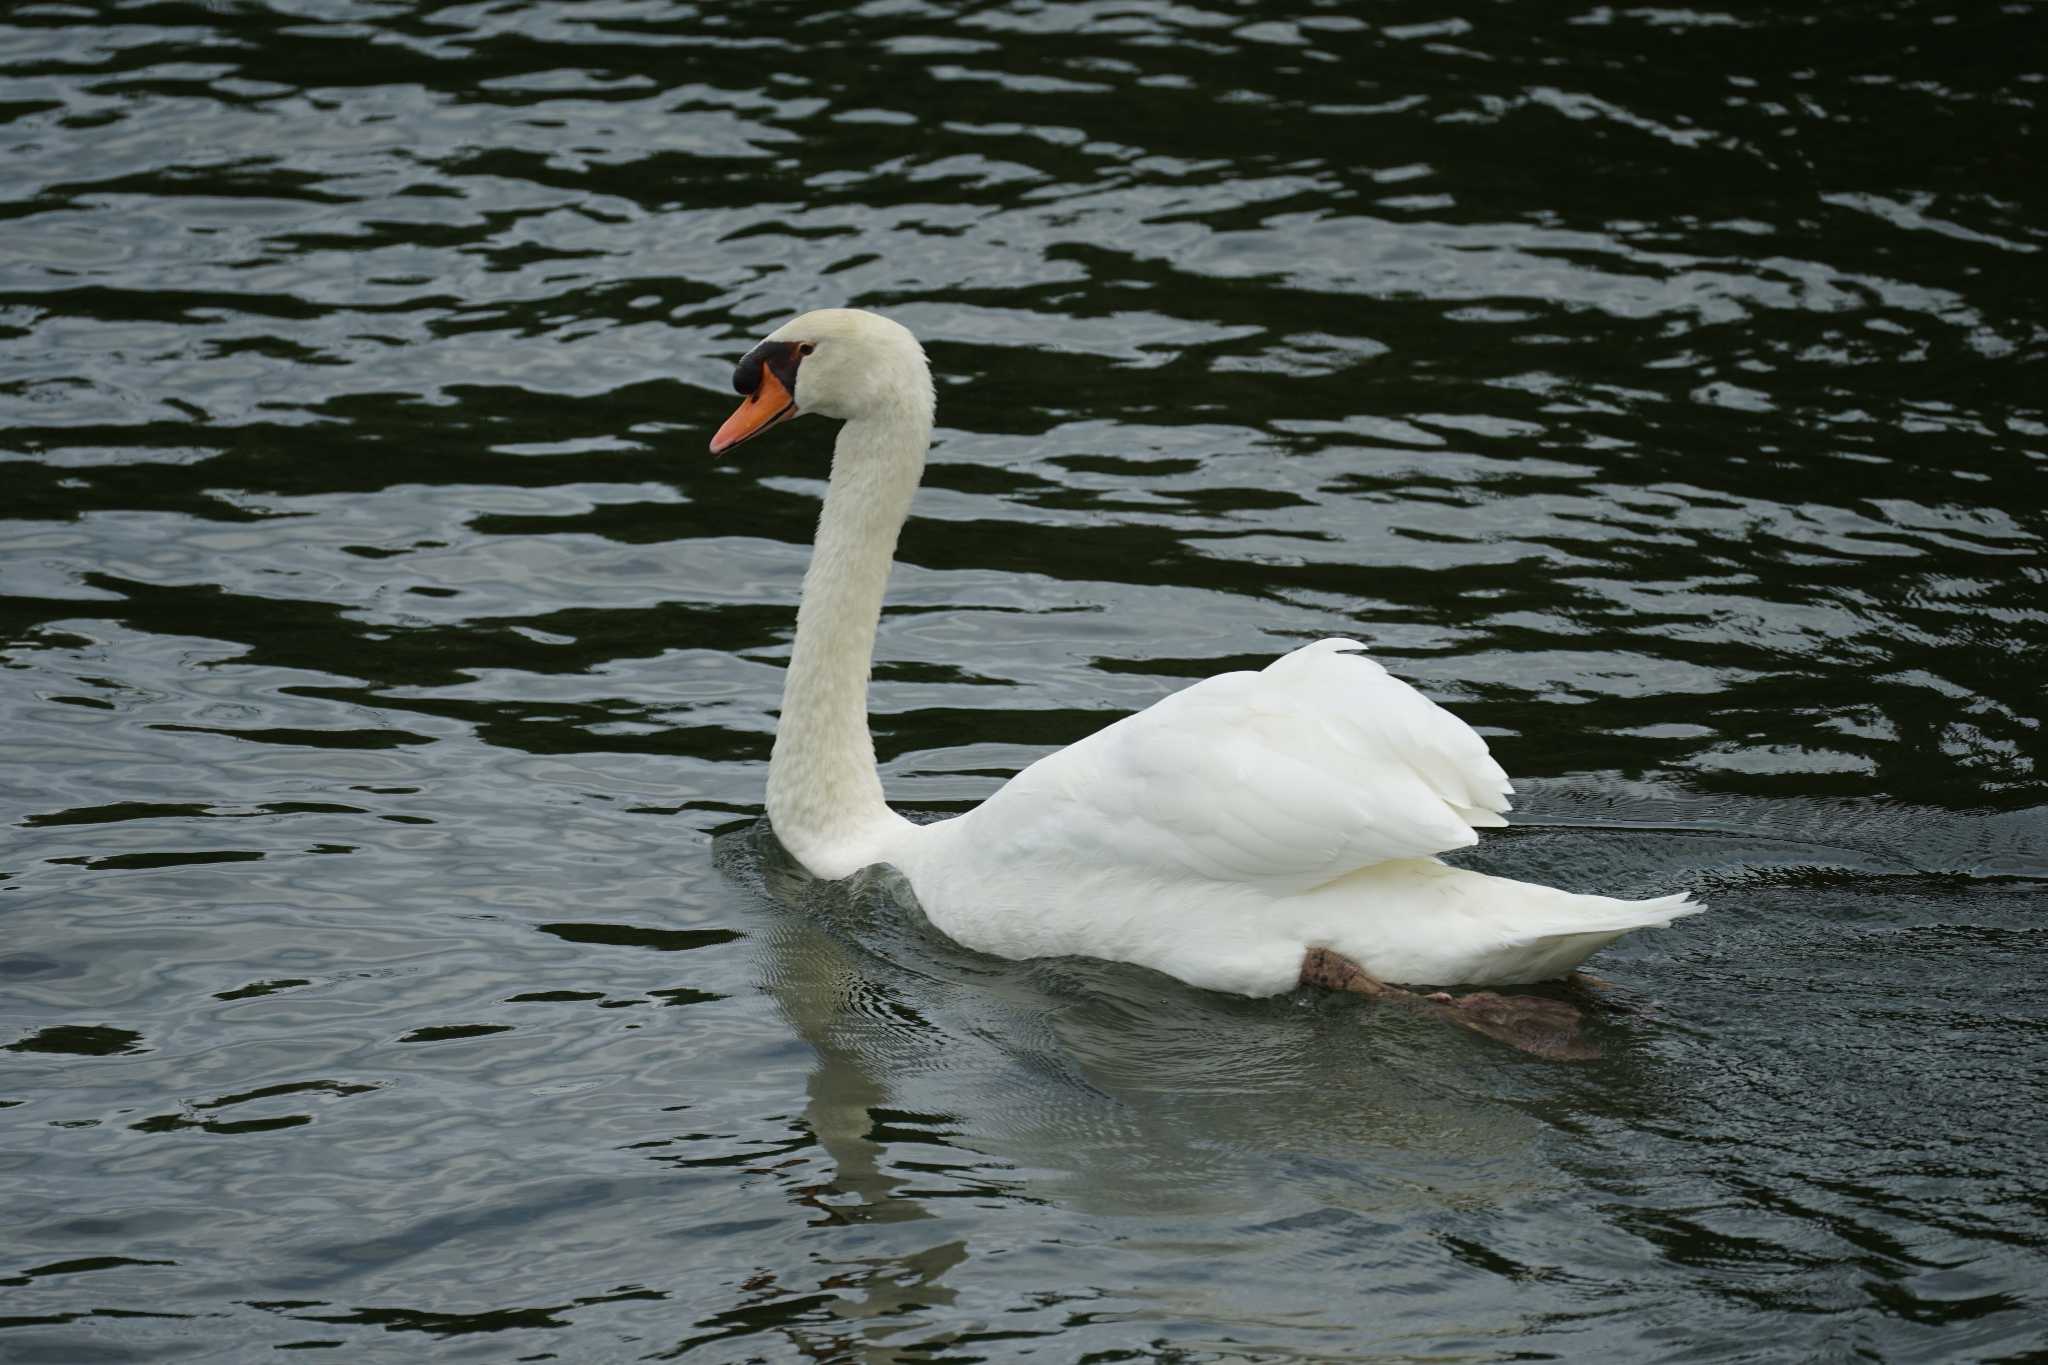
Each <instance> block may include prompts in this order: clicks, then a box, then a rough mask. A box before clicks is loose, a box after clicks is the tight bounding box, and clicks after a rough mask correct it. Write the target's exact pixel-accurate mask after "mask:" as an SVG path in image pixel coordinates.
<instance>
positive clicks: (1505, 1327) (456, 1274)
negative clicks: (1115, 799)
mask: <svg viewBox="0 0 2048 1365" xmlns="http://www.w3.org/2000/svg"><path fill="white" fill-rule="evenodd" d="M2044 20H2048V16H2044V14H2043V13H2042V10H2041V7H2040V6H2039V5H2038V4H2035V3H2030V2H2027V0H2020V2H2016V3H2007V4H2003V5H1996V6H1993V5H1986V6H1977V7H1961V8H1958V9H1955V10H1953V11H1951V10H1949V9H1946V8H1944V7H1942V6H1938V5H1923V4H1909V3H1880V4H1871V5H1862V6H1854V7H1851V6H1841V7H1837V12H1835V13H1833V14H1830V15H1817V14H1816V13H1815V12H1814V11H1813V9H1812V7H1808V6H1793V5H1785V6H1781V7H1776V8H1773V7H1768V6H1766V7H1754V6H1751V7H1744V8H1743V9H1742V11H1741V12H1740V13H1726V12H1719V11H1698V10H1686V9H1669V8H1654V7H1650V8H1625V9H1624V8H1614V7H1610V6H1604V5H1598V6H1596V5H1589V4H1588V5H1579V4H1567V5H1561V6H1560V5H1547V4H1517V5H1508V4H1474V5H1468V6H1466V7H1464V8H1455V7H1451V8H1446V7H1430V6H1423V5H1418V4H1410V3H1397V4H1393V5H1388V6H1382V7H1379V8H1377V9H1373V10H1371V11H1357V10H1355V7H1350V6H1333V5H1317V4H1313V3H1309V4H1303V3H1296V4H1290V5H1285V6H1280V5H1251V4H1236V5H1232V4H1222V3H1210V2H1209V0H1202V2H1201V3H1194V4H1166V3H1152V2H1151V0H1115V2H1114V3H1073V4H1061V3H1039V2H1037V0H1016V2H1015V3H1011V4H999V5H991V6H978V7H977V6H957V5H945V4H938V3H924V2H923V0H904V2H903V3H893V2H886V3H874V4H869V5H865V6H861V7H858V8H851V9H841V8H839V7H833V6H798V5H781V4H755V5H745V6H733V5H709V4H707V5H704V6H702V7H698V6H692V5H688V4H681V3H667V2H666V0H619V2H618V3H611V2H610V0H606V3H537V2H529V0H509V2H508V3H497V4H470V5H433V4H428V5H402V4H395V3H344V2H343V0H336V2H335V3H320V4H314V3H303V2H301V0H273V3H268V4H254V3H227V2H224V3H217V4H209V5H196V4H175V3H150V4H136V5H107V6H101V7H96V8H88V7H85V6H79V5H71V4H58V3H39V4H38V3H31V4H24V5H17V6H13V7H11V8H10V9H9V10H8V11H7V13H6V16H5V18H4V21H0V120H4V122H0V517H4V518H5V522H4V525H0V662H4V664H5V668H4V669H0V735H4V736H5V762H4V764H0V821H4V827H5V835H4V838H0V1047H4V1048H5V1049H6V1050H5V1052H4V1053H0V1106H4V1107H0V1208H4V1209H5V1210H6V1213H5V1217H4V1227H5V1231H6V1235H5V1238H4V1240H0V1356H4V1357H5V1358H6V1359H8V1360H21V1361H61V1362H76V1361H83V1360H144V1359H147V1360H164V1359H195V1360H204V1361H209V1362H214V1361H222V1362H239V1361H255V1360H269V1359H273V1358H274V1356H273V1352H274V1351H276V1350H279V1349H284V1348H308V1349H310V1348H327V1349H333V1350H336V1351H338V1352H339V1354H340V1355H341V1356H343V1357H346V1358H347V1359H349V1360H352V1361H353V1360H391V1361H414V1360H421V1359H441V1358H447V1359H455V1358H462V1359H488V1360H522V1359H524V1360H534V1359H560V1360H569V1361H584V1360H629V1359H691V1360H703V1361H721V1362H722V1361H739V1360H756V1359H758V1360H775V1361H780V1360H792V1359H797V1358H803V1357H810V1358H817V1359H827V1360H842V1359H843V1360H864V1361H895V1360H902V1361H918V1360H933V1359H946V1360H955V1361H968V1360H995V1361H1000V1360H1013V1359H1042V1360H1048V1361H1067V1360H1080V1359H1092V1360H1105V1361H1106V1360H1159V1361H1197V1360H1227V1361H1237V1360H1310V1359H1358V1360H1411V1359H1418V1358H1428V1359H1431V1360H1460V1361H1483V1360H1502V1359H1508V1358H1516V1359H1569V1360H1580V1359H1631V1360H1637V1359H1660V1360H1686V1359H1698V1360H1716V1361H1721V1360H1734V1359H1843V1358H1850V1357H1855V1358H1863V1359H1873V1358H1874V1359H1887V1360H1964V1359H1967V1360H1986V1361H1989V1360H2017V1359H2022V1358H2038V1356H2039V1355H2040V1354H2041V1353H2043V1352H2048V1330H2044V1329H2043V1327H2042V1325H2041V1324H2042V1322H2043V1320H2044V1316H2043V1315H2044V1312H2048V1293H2044V1290H2043V1285H2044V1284H2048V1257H2044V1249H2048V1155H2044V1153H2048V1113H2044V1105H2043V1100H2042V1095H2043V1093H2044V1091H2043V1085H2044V1082H2048V989H2044V987H2043V986H2042V984H2041V980H2042V972H2041V960H2042V958H2041V954H2042V948H2043V944H2044V939H2043V934H2044V927H2048V920H2044V910H2048V783H2044V775H2043V773H2042V771H2041V767H2040V763H2041V757H2042V754H2043V752H2044V750H2043V742H2042V721H2043V716H2044V712H2048V708H2044V705H2043V699H2042V688H2041V668H2040V660H2041V658H2042V657H2043V655H2044V650H2048V604H2044V586H2048V571H2044V568H2043V550H2044V544H2048V483H2044V479H2048V411H2044V400H2043V396H2042V395H2043V394H2044V393H2048V364H2044V360H2043V357H2044V354H2048V326H2044V322H2043V319H2044V318H2048V270H2044V268H2043V252H2044V249H2048V227H2044V224H2048V194H2044V191H2043V188H2042V187H2043V186H2044V185H2048V176H2044V175H2043V174H2042V170H2043V165H2042V159H2041V147H2042V131H2041V126H2040V121H2041V102H2042V99H2043V98H2044V84H2048V65H2044V63H2043V60H2042V58H2041V55H2040V54H2041V53H2042V52H2043V51H2044V50H2048V48H2044V47H2043V45H2042V44H2041V42H2040V41H2039V40H2040V37H2041V34H2042V32H2043V25H2044ZM848 302H851V303H857V304H861V305H864V306H870V307H876V308H881V309H884V310H886V311H888V312H889V313H891V314H892V315H893V316H896V317H898V318H899V319H901V320H902V321H904V322H905V323H907V324H909V325H910V326H911V327H912V328H914V329H915V330H917V331H918V332H919V334H920V335H921V336H922V337H923V338H924V339H925V341H926V343H927V345H928V347H929V350H930V352H931V355H932V358H933V361H934V364H935V366H936V368H937V370H938V373H939V375H940V430H939V433H938V437H937V444H936V447H935V449H934V451H933V457H932V462H931V467H930V471H929V474H928V476H927V479H926V487H925V489H924V491H923V492H922V493H921V494H920V497H919V502H918V505H917V509H916V513H915V515H914V518H913V520H912V522H911V523H910V525H909V526H908V527H907V528H906V531H905V535H904V539H903V544H902V552H901V559H900V563H899V566H898V570H897V574H896V577H895V579H894V580H893V587H892V595H891V605H890V608H889V611H888V614H887V615H886V617H885V619H884V621H883V624H882V631H881V640H880V645H879V651H878V660H877V667H876V679H877V681H876V686H875V695H874V711H875V726H876V731H877V741H878V747H879V749H880V751H881V754H882V757H883V760H884V766H885V778H886V780H887V782H888V785H889V788H890V791H891V793H892V796H893V797H894V798H895V799H896V800H897V801H898V802H899V803H901V804H902V805H904V806H905V807H907V808H911V809H916V810H921V811H933V812H943V811H949V810H956V809H959V808H961V807H963V806H964V805H966V804H969V803H971V802H973V801H974V800H976V799H978V798H980V797H981V796H983V795H985V794H986V793H988V792H989V791H991V790H992V789H993V788H994V787H995V786H996V785H997V783H999V782H1000V781H1001V779H1002V778H1003V777H1004V776H1005V775H1007V774H1008V773H1010V772H1012V771H1014V770H1016V769H1017V768H1018V767H1020V766H1022V765H1023V764H1025V763H1027V762H1029V761H1030V760H1031V759H1032V758H1033V757H1035V756H1037V755H1038V754H1041V753H1043V752H1046V751H1047V750H1048V749H1050V748H1052V747H1054V746H1057V745H1059V744H1062V743H1066V742H1069V741H1071V740H1073V739H1076V738H1078V737H1080V736H1082V735H1085V734H1087V733H1090V732H1091V731H1093V730H1094V729H1096V728H1098V727H1100V726H1101V725H1103V724H1105V723H1107V722H1109V721H1110V720H1113V719H1115V718H1116V717H1117V716H1120V715H1122V714H1125V713H1126V712H1128V711H1130V710H1133V709H1136V708H1139V707H1142V706H1144V705H1146V704H1148V703H1150V702H1152V701H1154V700H1156V699H1157V698H1159V697H1161V696H1163V695H1165V694H1167V693H1168V692H1170V691H1171V690H1173V689H1174V688H1176V687H1178V686H1181V685H1184V684H1185V683H1186V682H1187V681H1189V680H1190V679H1193V678H1196V677H1200V676H1204V675H1207V674H1209V673H1212V672H1216V671H1219V670H1223V669H1227V668H1232V667H1242V666H1247V665H1255V664H1257V663H1258V662H1260V661H1262V660H1264V659H1267V658H1270V657H1271V656H1272V655H1274V654H1276V653H1278V652H1281V651H1283V650H1286V649H1288V648H1291V647H1292V646H1293V645H1295V644H1297V643H1299V642H1301V641H1303V640H1306V639H1311V638H1315V637H1317V636H1320V635H1325V634H1347V635H1352V636H1355V637H1357V638H1360V639H1363V640H1365V641H1367V642H1368V643H1369V644H1370V646H1371V648H1372V650H1373V652H1374V654H1375V655H1376V657H1378V658H1380V659H1381V660H1382V661H1384V662H1385V663H1387V664H1388V666H1389V667H1391V668H1393V669H1395V670H1396V671H1397V672H1399V673H1401V674H1402V675H1403V676H1405V677H1408V678H1410V679H1411V680H1413V681H1414V682H1415V683H1416V684H1417V685H1418V686H1419V687H1421V688H1422V689H1423V690H1424V691H1426V692H1427V693H1428V694H1429V695H1431V696H1432V697H1435V698H1437V699H1438V700H1440V701H1443V702H1445V703H1447V704H1450V705H1453V706H1455V707H1456V708H1457V710H1458V711H1459V713H1460V714H1461V715H1463V716H1465V717H1466V718H1467V719H1469V720H1470V721H1471V722H1472V723H1473V724H1474V725H1476V726H1477V727H1478V728H1479V729H1480V730H1481V731H1482V732H1483V733H1484V734H1485V735H1487V737H1488V738H1489V740H1490V742H1491V743H1492V744H1493V746H1494V749H1495V752H1496V753H1497V754H1498V756H1499V757H1500V758H1501V759H1502V760H1503V762H1504V763H1505V764H1506V765H1507V766H1508V768H1509V770H1510V771H1511V772H1512V773H1514V774H1515V775H1516V776H1517V778H1518V779H1519V782H1518V785H1519V789H1520V792H1521V798H1520V804H1519V808H1518V813H1517V817H1516V824H1515V826H1514V828H1513V829H1511V830H1509V831H1504V832H1502V833H1501V834H1499V835H1497V836H1494V837H1491V838H1489V839H1488V840H1487V842H1486V843H1485V844H1483V845H1482V846H1481V847H1480V848H1479V849H1477V850H1474V851H1473V852H1471V853H1470V854H1469V855H1467V856H1466V857H1465V858H1464V859H1463V861H1465V862H1467V863H1469V864H1470V865H1473V866H1478V867H1483V868H1485V869H1487V870H1489V871H1494V872H1500V873H1503V874H1506V875H1512V876H1518V877H1524V878H1527V879H1530V880H1537V881H1547V882H1552V883H1555V884H1559V885H1565V886H1570V887H1574V888H1578V889H1586V890H1595V889H1597V890H1600V891H1604V892H1608V893H1611V894H1617V895H1650V894H1657V893H1661V892H1665V891H1672V890H1686V891H1690V892H1692V893H1694V894H1695V895H1698V896H1699V897H1701V898H1702V899H1704V900H1706V901H1708V902H1710V903H1711V905H1712V906H1713V911H1712V913H1711V914H1709V915H1705V916H1701V917H1697V918H1694V919H1691V920H1688V921H1686V922H1684V923H1683V924H1682V925H1680V926H1677V927H1674V928H1673V929H1671V930H1668V931H1664V932H1659V933H1654V934H1643V935H1638V936H1636V937H1635V938H1633V939H1631V940H1628V941H1626V942H1624V943H1622V944H1619V945H1617V946H1616V947H1614V948H1612V949H1610V950H1608V951H1607V952H1605V953H1603V954H1602V955H1601V956H1600V958H1599V959H1597V960H1596V962H1595V964H1594V966H1595V968H1596V970H1597V971H1598V972H1599V974H1600V975H1601V976H1602V977H1603V978H1605V979H1606V980H1607V981H1608V983H1609V986H1608V988H1607V996H1608V1008H1607V1009H1606V1010H1605V1011H1603V1012H1602V1013H1601V1014H1600V1016H1599V1017H1598V1018H1597V1019H1596V1020H1595V1022H1594V1026H1593V1027H1594V1029H1595V1032H1596V1033H1597V1034H1598V1036H1599V1040H1600V1042H1601V1044H1602V1046H1603V1047H1604V1049H1605V1051H1606V1056H1605V1058H1604V1059H1603V1060H1602V1061H1600V1062H1598V1063H1594V1064H1590V1065H1585V1066H1576V1067H1566V1066H1554V1065H1545V1064H1543V1063H1540V1062H1536V1061H1533V1060H1530V1059H1528V1058H1525V1057H1522V1056H1520V1055H1517V1054H1515V1053H1512V1052H1509V1051H1507V1050H1506V1049H1503V1048H1501V1047H1499V1046H1497V1045H1495V1044H1491V1043H1489V1042H1487V1041H1486V1040H1484V1039H1481V1038H1477V1037H1473V1036H1469V1035H1465V1034H1461V1033H1456V1032H1453V1031H1450V1030H1446V1029H1442V1028H1440V1027H1435V1026H1432V1025H1431V1023H1430V1022H1429V1021H1427V1020H1421V1019H1413V1018H1407V1017H1389V1016H1387V1015H1384V1014H1378V1013H1375V1012H1373V1011H1372V1010H1370V1009H1368V1008H1364V1007H1361V1006H1360V1004H1359V1003H1358V1002H1356V1001H1352V1000H1325V999H1310V998H1306V997H1300V998H1289V999H1280V1000H1272V1001H1244V1000H1236V999H1231V998H1227V997H1220V996H1215V995H1208V994H1203V993H1200V992H1196V991H1193V990H1189V989H1186V988H1184V987H1181V986H1179V985H1178V984H1177V983H1174V982H1171V981H1168V980H1165V979H1162V978H1159V977H1156V976H1153V975H1150V974H1148V973H1145V972H1142V971H1138V970H1135V969H1130V968H1124V967H1118V966H1112V965H1107V964H1102V963H1091V962H1069V961H1056V962H1038V963H1005V962H999V961H993V960H990V959H986V958H981V957H977V956H975V955H973V954H971V953H967V952H964V951H962V950H960V949H958V948H955V947H953V946H951V945H949V944H947V943H946V942H944V941H943V940H940V939H938V938H936V937H935V936H934V935H932V934H931V932H930V931H929V930H928V929H925V928H923V927H922V926H921V925H920V924H919V923H918V922H917V921H916V919H915V917H914V916H911V915H908V914H906V913H905V912H904V910H903V908H902V907H901V905H900V904H899V903H898V902H897V901H896V900H895V899H894V898H893V897H892V895H891V889H890V886H889V884H888V880H887V878H886V877H880V876H866V877H863V878H862V879H860V880H858V881H856V882H855V883H852V884H850V885H844V886H839V887H821V886H818V885H816V884H814V883H811V882H809V881H808V880H807V879H806V878H804V877H803V876H802V875H801V874H800V873H797V872H796V871H794V870H793V869H792V868H791V867H790V865H789V864H788V863H787V861H786V860H785V859H784V858H783V857H782V856H781V854H780V853H779V851H778V850H777V849H776V848H775V847H774V845H773V842H772V839H771V838H769V837H768V836H767V835H766V833H765V831H764V830H763V828H762V827H761V825H760V823H759V816H760V801H761V790H762V784H763V780H764V776H765V762H766V758H767V753H768V745H769V740H770V736H771V734H772V731H773V725H774V708H775V705H776V701H777V699H778V696H779V690H780V685H781V667H782V662H783V660H784V659H785V658H786V656H787V650H788V644H789V633H790V628H791V623H792V612H793V606H794V599H795V593H796V589H797V585H798V581H799V578H800V576H801V573H802V570H803V565H804V562H805V557H806V553H807V547H808V537H809V534H810V529H811V525H812V521H813V519H814V517H815V502H816V498H817V496H818V494H819V492H820V491H821V489H822V479H823V475H824V459H825V456H826V453H827V451H828V449H829V439H830V432H829V428H827V426H826V425H825V424H824V423H822V422H819V423H817V424H815V425H813V424H812V423H799V424H798V425H796V426H794V427H792V428H790V429H789V430H787V431H781V432H777V433H776V434H775V435H774V436H773V437H771V438H768V439H766V440H764V441H761V442H758V443H755V444H751V445H749V446H747V447H746V448H745V449H744V450H743V451H741V452H739V458H732V459H728V460H726V461H722V462H713V461H711V460H709V459H708V458H707V457H706V456H705V454H704V450H703V448H704V443H705V440H706V438H707V437H708V434H709V432H710V431H711V430H712V429H714V428H715V427H716V425H717V424H718V422H719V421H721V420H722V419H723V417H724V416H725V414H726V412H727V411H728V410H729V408H730V406H731V404H732V403H733V401H734V400H733V397H732V395H731V394H730V392H729V391H728V389H727V377H728V375H729V373H730V367H731V364H732V362H733V360H734V359H735V358H736V357H737V356H738V355H739V354H741V353H742V352H743V351H744V350H745V349H746V348H747V347H748V346H749V345H751V344H752V342H753V341H754V340H755V339H756V338H757V337H758V336H759V335H761V334H762V333H764V332H766V331H767V330H769V329H770V328H772V327H773V326H775V325H776V324H777V323H779V322H780V321H781V320H782V319H783V318H785V317H787V316H788V315H790V314H792V313H794V312H797V311H800V310H802V309H806V308H810V307H816V306H824V305H836V304H841V303H848Z"/></svg>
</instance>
